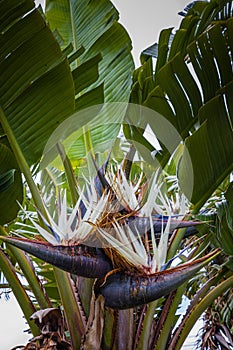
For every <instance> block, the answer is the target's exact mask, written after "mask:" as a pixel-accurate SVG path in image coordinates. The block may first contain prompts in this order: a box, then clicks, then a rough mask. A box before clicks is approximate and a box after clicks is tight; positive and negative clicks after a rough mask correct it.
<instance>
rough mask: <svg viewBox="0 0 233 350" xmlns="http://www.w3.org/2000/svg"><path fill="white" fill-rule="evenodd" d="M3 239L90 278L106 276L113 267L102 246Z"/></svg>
mask: <svg viewBox="0 0 233 350" xmlns="http://www.w3.org/2000/svg"><path fill="white" fill-rule="evenodd" d="M1 240H3V241H4V242H6V243H8V244H11V245H13V246H15V247H17V248H20V249H22V250H24V251H26V252H27V253H29V254H32V255H34V256H35V257H37V258H39V259H41V260H43V261H45V262H47V263H49V264H51V265H53V266H56V267H58V268H60V269H62V270H64V271H67V272H69V273H72V274H75V275H78V276H82V277H89V278H101V277H104V276H105V275H106V274H107V273H108V272H109V271H111V270H112V269H113V267H112V263H111V261H110V259H109V258H108V257H107V256H106V255H105V254H104V252H103V250H102V249H100V248H94V247H89V246H85V245H82V244H77V245H52V244H50V243H47V242H42V241H36V240H30V239H26V238H14V237H1Z"/></svg>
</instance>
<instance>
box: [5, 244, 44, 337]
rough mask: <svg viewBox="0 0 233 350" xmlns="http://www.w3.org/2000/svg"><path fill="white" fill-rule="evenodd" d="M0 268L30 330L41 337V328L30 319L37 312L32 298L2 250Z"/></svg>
mask: <svg viewBox="0 0 233 350" xmlns="http://www.w3.org/2000/svg"><path fill="white" fill-rule="evenodd" d="M0 268H1V271H2V272H3V274H4V276H5V278H6V279H7V281H8V283H9V285H10V287H11V289H12V291H13V293H14V296H15V297H16V299H17V302H18V304H19V306H20V307H21V309H22V311H23V314H24V316H25V318H26V320H27V322H28V325H29V327H30V330H31V332H32V334H33V336H37V335H39V334H40V330H39V328H38V327H37V326H36V324H35V323H34V321H32V320H31V319H30V317H31V316H32V314H33V313H34V312H36V309H35V307H34V305H33V304H32V302H31V300H30V298H29V297H28V295H27V293H26V291H25V289H24V287H23V285H22V284H21V282H20V280H19V279H18V277H17V275H16V272H15V270H14V267H13V265H12V264H11V262H10V260H9V259H8V257H7V256H6V254H5V253H4V252H3V251H2V250H1V249H0Z"/></svg>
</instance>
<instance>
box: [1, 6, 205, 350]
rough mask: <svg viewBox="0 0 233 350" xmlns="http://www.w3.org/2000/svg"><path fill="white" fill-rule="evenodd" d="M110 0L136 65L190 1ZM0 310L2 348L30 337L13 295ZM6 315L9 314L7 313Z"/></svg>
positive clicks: (172, 25) (188, 347)
mask: <svg viewBox="0 0 233 350" xmlns="http://www.w3.org/2000/svg"><path fill="white" fill-rule="evenodd" d="M37 2H39V1H37ZM41 2H42V1H41ZM112 2H113V4H114V5H115V6H116V8H117V9H118V11H119V14H120V22H121V23H122V24H123V25H124V27H125V28H126V29H127V31H128V33H129V35H130V37H131V39H132V43H133V56H134V60H135V64H136V66H138V65H139V56H140V52H141V51H142V50H144V49H145V48H147V47H148V46H150V45H152V44H153V43H155V42H156V41H157V40H158V36H159V32H160V31H161V29H164V28H170V27H175V28H177V27H178V24H179V23H180V21H181V19H182V18H181V17H180V16H179V15H178V14H177V13H178V12H179V11H181V10H183V8H184V7H185V6H186V5H187V4H188V3H189V1H186V0H143V1H142V0H113V1H112ZM0 313H1V315H4V317H2V318H1V317H0V342H1V350H10V349H11V348H12V347H14V346H16V345H25V344H26V342H27V340H28V339H29V338H30V336H28V335H27V334H26V333H24V331H25V330H26V329H27V328H28V327H27V325H26V324H25V320H24V319H23V315H22V313H21V310H20V308H19V306H18V304H17V302H16V301H15V299H14V297H13V296H12V295H11V296H10V300H8V301H6V300H5V298H4V296H2V297H1V299H0ZM7 315H8V316H9V317H6V316H7ZM198 327H199V326H198ZM198 327H197V329H198ZM184 349H193V346H191V347H190V346H188V345H186V346H184Z"/></svg>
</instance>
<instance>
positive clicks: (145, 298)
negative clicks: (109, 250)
mask: <svg viewBox="0 0 233 350" xmlns="http://www.w3.org/2000/svg"><path fill="white" fill-rule="evenodd" d="M218 254H219V251H218V250H216V251H214V252H212V253H210V254H208V255H206V256H204V257H202V258H200V259H197V260H195V261H192V262H188V263H184V264H182V265H179V266H176V267H173V268H170V269H168V270H165V271H160V272H156V273H153V274H151V275H142V274H141V275H140V274H135V273H128V272H115V273H110V274H109V275H108V276H106V277H105V279H104V280H101V281H100V280H98V281H97V283H96V285H95V293H96V295H99V294H101V295H103V296H104V298H105V305H106V306H108V307H110V308H112V309H118V310H119V309H128V308H132V307H136V306H140V305H143V304H147V303H149V302H152V301H154V300H157V299H159V298H161V297H164V296H166V295H168V294H169V293H171V292H172V291H174V290H176V289H177V288H178V287H179V286H181V285H182V284H183V283H184V282H185V281H188V280H189V279H190V278H192V277H193V276H194V275H195V274H196V273H197V272H198V271H200V269H201V268H203V267H204V266H205V265H206V264H208V263H209V262H210V261H211V260H212V259H214V258H215V257H216V256H217V255H218Z"/></svg>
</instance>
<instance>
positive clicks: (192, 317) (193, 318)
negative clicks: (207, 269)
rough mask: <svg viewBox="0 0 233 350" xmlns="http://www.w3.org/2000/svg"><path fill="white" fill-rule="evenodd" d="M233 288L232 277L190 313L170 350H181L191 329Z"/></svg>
mask: <svg viewBox="0 0 233 350" xmlns="http://www.w3.org/2000/svg"><path fill="white" fill-rule="evenodd" d="M232 286H233V276H230V277H229V278H228V279H226V280H225V281H223V282H222V283H220V284H219V285H218V286H216V287H215V288H214V289H212V290H211V291H210V292H209V293H208V294H207V295H206V296H205V297H204V298H203V299H202V300H201V301H200V302H199V303H198V304H197V305H196V307H195V308H194V309H193V310H192V311H191V312H190V313H189V317H188V319H187V320H186V322H185V325H184V327H183V328H182V330H181V333H180V335H179V339H178V341H177V343H176V344H172V343H171V345H170V346H169V350H179V349H181V347H182V345H183V343H184V341H185V339H186V338H187V336H188V334H189V333H190V331H191V329H192V328H193V327H194V325H195V323H196V322H197V320H198V319H199V317H200V316H201V315H202V313H203V312H204V311H205V310H206V309H207V308H208V307H209V306H210V305H211V304H212V303H213V302H214V300H215V299H216V298H218V297H219V296H220V295H222V294H223V293H224V292H225V291H226V290H227V289H229V288H232Z"/></svg>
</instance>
